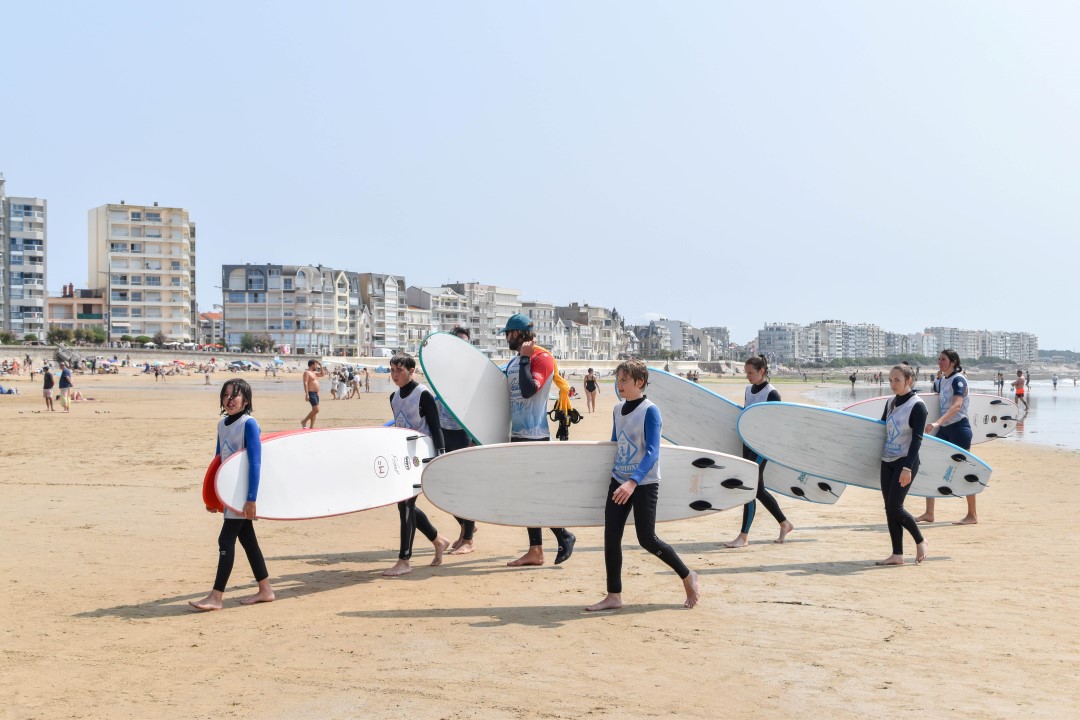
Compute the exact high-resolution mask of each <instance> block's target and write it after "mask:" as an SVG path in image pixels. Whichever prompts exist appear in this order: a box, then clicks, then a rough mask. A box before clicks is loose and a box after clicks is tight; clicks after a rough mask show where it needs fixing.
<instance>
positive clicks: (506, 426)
mask: <svg viewBox="0 0 1080 720" xmlns="http://www.w3.org/2000/svg"><path fill="white" fill-rule="evenodd" d="M420 368H421V369H422V370H423V372H424V377H425V378H426V380H427V383H428V385H430V386H431V389H432V391H434V393H435V394H436V395H438V396H439V399H440V400H442V403H443V405H445V406H446V409H447V410H448V411H449V412H450V414H451V415H453V416H454V417H455V418H456V419H457V421H458V422H459V423H460V424H461V427H463V428H465V432H467V433H468V434H469V436H470V437H472V439H473V440H475V441H476V442H477V443H479V444H480V445H490V444H492V443H504V442H508V441H509V440H510V386H509V385H508V384H507V382H506V375H505V374H503V371H502V370H501V369H500V368H499V366H498V365H496V364H495V363H493V362H492V361H491V360H489V359H488V358H487V357H485V356H484V355H483V354H482V353H481V352H480V351H479V350H477V349H476V348H475V347H473V346H472V345H471V344H469V343H467V342H465V341H464V340H462V339H461V338H459V337H457V336H456V335H451V334H450V333H443V332H439V333H432V334H431V335H428V336H427V337H426V338H424V341H423V342H422V343H420Z"/></svg>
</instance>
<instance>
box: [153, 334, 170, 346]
mask: <svg viewBox="0 0 1080 720" xmlns="http://www.w3.org/2000/svg"><path fill="white" fill-rule="evenodd" d="M167 340H168V338H166V337H165V333H163V332H158V333H154V344H155V345H157V346H158V347H161V346H162V345H164V344H165V343H166V341H167Z"/></svg>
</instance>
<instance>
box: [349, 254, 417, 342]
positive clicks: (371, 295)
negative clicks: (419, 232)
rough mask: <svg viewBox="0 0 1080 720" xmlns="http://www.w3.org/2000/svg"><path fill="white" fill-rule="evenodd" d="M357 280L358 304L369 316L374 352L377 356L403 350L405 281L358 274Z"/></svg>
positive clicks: (396, 278) (385, 275)
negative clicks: (364, 307) (381, 353)
mask: <svg viewBox="0 0 1080 720" xmlns="http://www.w3.org/2000/svg"><path fill="white" fill-rule="evenodd" d="M357 278H358V280H359V293H360V294H359V300H360V302H361V303H363V304H364V305H365V306H366V307H367V308H368V309H369V311H370V312H371V320H372V328H371V344H372V346H373V348H374V349H375V351H376V352H383V351H386V350H389V351H390V352H395V351H397V350H401V349H404V346H405V334H406V327H407V324H408V319H407V316H406V312H405V310H406V308H407V307H408V301H407V298H406V295H407V293H406V290H407V287H406V285H405V278H403V277H399V276H397V275H389V274H384V273H358V274H357ZM372 354H375V353H374V352H373V353H372Z"/></svg>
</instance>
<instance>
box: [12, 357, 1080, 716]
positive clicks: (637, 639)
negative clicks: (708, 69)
mask: <svg viewBox="0 0 1080 720" xmlns="http://www.w3.org/2000/svg"><path fill="white" fill-rule="evenodd" d="M225 375H227V374H221V373H219V374H217V375H216V376H215V378H214V380H215V382H214V385H212V386H209V387H207V386H204V385H203V378H202V377H201V376H190V377H179V378H170V379H169V381H168V382H166V383H155V382H154V380H153V378H152V377H150V376H134V375H133V374H131V373H130V372H124V373H122V374H120V375H115V376H97V377H84V376H79V377H77V378H76V383H77V386H78V387H79V389H80V390H81V391H82V392H83V393H84V394H85V395H87V396H90V397H93V398H94V400H92V401H89V400H88V401H84V402H81V403H76V404H75V405H74V407H73V411H72V412H71V413H70V414H63V413H61V412H55V413H47V412H43V410H44V402H43V400H42V399H41V393H40V390H39V387H40V385H39V382H40V380H38V381H35V382H34V383H33V385H31V383H30V381H29V379H28V378H27V377H26V376H23V377H22V378H21V379H14V381H13V384H14V385H15V387H18V388H19V389H20V391H21V392H22V393H23V394H21V395H19V396H4V397H0V431H2V433H3V437H4V438H6V442H5V443H4V446H3V449H2V450H0V462H2V467H3V474H2V483H3V497H4V507H5V513H4V515H3V516H2V518H0V528H2V537H3V547H2V550H0V567H2V573H0V574H2V577H3V583H4V590H5V592H4V602H3V610H2V612H0V615H2V617H3V623H2V627H3V635H2V638H3V640H2V651H3V672H2V676H0V677H2V679H0V708H3V711H2V713H0V714H2V716H3V717H6V718H20V719H22V718H41V719H43V720H44V719H48V720H52V719H54V718H173V717H176V718H179V717H184V718H220V717H272V718H354V717H364V718H403V717H407V718H411V719H413V720H423V719H427V718H447V719H458V718H484V719H485V720H487V719H499V718H582V717H587V718H590V719H592V720H606V719H609V718H610V719H612V720H614V719H616V718H618V719H619V720H625V719H627V718H720V717H737V718H776V717H780V718H787V717H804V718H817V717H833V718H866V717H875V718H876V717H888V718H925V717H959V716H964V717H969V718H1005V717H1025V718H1064V717H1074V716H1075V715H1076V714H1077V712H1078V711H1080V682H1078V678H1077V667H1080V630H1078V625H1080V573H1078V572H1077V560H1076V557H1077V555H1078V553H1080V542H1078V538H1080V532H1078V530H1077V528H1078V525H1077V521H1076V518H1077V514H1078V509H1080V501H1078V494H1077V492H1076V478H1077V477H1078V476H1080V453H1077V452H1071V451H1065V450H1060V449H1054V448H1048V447H1041V446H1036V445H1033V444H1028V443H1023V442H1017V441H1013V440H1002V441H996V442H994V443H990V444H988V445H981V446H977V447H976V448H975V451H976V452H977V453H978V454H979V455H980V457H982V458H983V459H984V460H986V461H987V462H989V463H990V465H992V466H993V468H994V475H993V479H992V481H991V486H990V488H989V489H988V490H987V491H986V492H985V493H984V494H983V495H982V496H981V497H980V498H979V516H980V521H981V522H980V524H979V525H977V526H971V527H956V526H953V525H951V524H949V522H950V521H952V520H956V519H959V518H960V517H961V516H962V515H963V502H962V501H945V500H942V501H939V502H938V522H937V523H935V524H933V525H931V526H929V527H928V528H926V529H925V532H926V536H927V539H928V541H929V546H930V555H929V559H928V560H927V561H926V562H925V563H923V564H922V565H920V566H915V565H914V564H913V563H912V564H909V565H907V566H904V567H898V568H880V567H874V564H873V562H874V560H877V559H880V558H882V557H884V556H886V555H887V554H888V551H889V542H888V534H887V532H886V528H885V520H884V514H883V511H882V508H881V504H882V503H881V498H880V496H879V495H878V494H877V493H874V492H870V491H866V490H862V489H860V488H851V489H849V490H848V492H847V493H846V494H845V495H844V496H843V498H842V499H841V501H840V503H839V504H838V505H836V506H819V505H811V504H809V503H804V502H796V501H794V500H790V499H787V498H780V502H781V505H782V507H783V508H784V510H785V512H786V513H787V515H788V517H789V519H790V520H791V521H792V522H793V523H794V525H795V531H794V532H793V533H792V534H791V535H790V536H789V538H788V542H786V543H785V544H783V545H777V544H774V543H773V542H772V540H773V539H774V538H775V536H776V534H777V528H776V524H775V522H774V521H773V520H772V518H771V517H770V516H769V515H768V513H766V512H764V511H763V510H760V511H759V512H758V515H757V520H756V522H755V524H754V528H753V531H752V534H751V544H750V546H749V547H747V548H743V549H739V550H729V549H724V548H723V547H722V546H721V543H722V542H723V541H726V540H730V539H732V538H734V537H735V535H736V534H737V532H738V525H739V521H740V517H741V514H740V512H739V511H738V510H735V511H729V512H726V513H721V514H718V515H712V516H708V517H706V518H701V519H696V520H690V521H683V522H677V523H668V524H664V525H661V526H660V527H659V534H660V536H661V537H662V538H664V539H665V540H667V541H668V542H669V543H671V544H672V545H673V546H674V547H675V548H676V549H677V550H678V551H679V553H680V554H681V555H682V557H683V559H684V560H685V561H686V562H687V564H688V565H689V566H690V567H692V568H693V569H696V570H697V571H698V572H699V573H700V575H701V582H702V591H703V597H702V601H701V603H700V605H699V606H698V607H697V608H695V609H693V610H686V609H684V608H683V607H682V601H683V594H682V589H681V583H680V581H679V580H678V578H677V577H676V576H675V575H674V574H672V573H671V572H670V571H669V570H668V568H667V567H666V566H665V565H663V564H662V563H661V562H659V561H658V560H656V559H655V558H652V557H649V556H648V555H646V554H645V553H644V551H642V550H641V549H640V548H638V547H637V546H636V544H635V542H634V538H633V533H632V532H630V533H628V535H627V537H626V539H625V545H626V555H625V566H624V576H623V577H624V585H625V592H624V598H625V600H626V602H627V603H628V606H627V607H626V608H624V609H622V610H620V611H614V612H603V613H596V614H593V613H585V612H583V608H584V606H585V605H587V604H590V603H592V602H595V601H597V600H599V599H600V598H601V597H602V596H603V594H604V566H603V541H602V528H585V529H579V530H577V535H578V545H577V550H576V552H575V554H574V556H573V558H572V559H571V560H570V561H569V562H567V563H566V564H564V565H560V566H558V567H556V566H554V565H552V564H550V563H551V561H552V560H553V558H554V546H553V543H552V539H551V535H550V533H547V532H545V542H546V543H548V544H547V547H546V549H547V552H548V563H549V564H548V565H546V566H544V567H542V568H535V569H511V568H507V567H506V566H505V563H506V561H508V560H511V559H513V558H515V557H517V556H518V555H519V554H520V553H521V552H522V551H523V550H524V549H525V546H526V533H525V530H524V529H522V528H504V527H495V526H490V525H483V526H481V527H480V531H479V533H478V534H477V538H476V542H477V551H476V552H475V553H473V554H471V555H467V556H461V557H448V558H447V560H446V562H445V563H444V565H442V566H441V567H438V568H432V567H428V566H427V563H428V562H430V559H431V555H432V551H431V547H430V544H428V543H427V542H426V541H425V540H424V539H423V537H422V536H418V538H417V547H418V548H419V550H418V552H417V554H416V556H415V557H414V565H415V567H416V570H415V571H414V572H413V573H412V574H410V575H407V576H405V577H402V578H396V579H387V578H383V577H382V576H381V575H380V573H381V571H382V570H384V569H385V568H387V567H389V566H390V565H391V564H393V562H394V559H395V558H396V546H397V532H398V530H397V511H396V509H395V508H392V507H391V508H383V509H378V510H372V511H369V512H366V513H360V514H354V515H348V516H344V517H338V518H333V519H327V520H316V521H306V522H293V523H284V522H269V521H260V522H259V523H258V525H257V530H258V533H259V538H260V543H261V545H262V548H263V551H264V553H265V555H266V558H267V564H268V566H269V569H270V573H271V580H272V582H273V585H274V588H275V590H276V592H277V601H276V602H273V603H270V604H262V605H258V606H253V607H244V606H241V605H239V603H238V598H239V597H241V596H242V595H243V594H246V593H249V592H251V590H250V589H251V588H252V587H253V586H254V583H253V581H252V578H251V575H250V571H249V569H248V567H247V562H246V560H245V559H244V558H243V554H242V552H240V551H239V550H238V557H237V563H236V567H235V569H234V571H233V575H232V580H231V584H230V588H229V590H228V591H227V593H226V607H225V609H224V610H223V611H221V612H214V613H199V612H195V611H193V610H192V609H191V608H190V607H189V606H188V604H187V601H188V600H191V599H196V598H199V597H202V596H203V595H205V594H206V592H207V590H208V589H209V587H210V585H211V583H212V580H213V575H214V570H215V567H216V555H217V549H216V538H217V533H218V531H219V529H220V524H221V519H220V516H219V515H211V514H208V513H206V512H205V511H204V510H203V508H202V504H201V499H200V486H201V481H202V477H203V473H204V471H205V468H206V465H207V463H208V462H209V461H210V459H211V455H212V451H213V448H214V430H215V422H216V419H217V407H218V406H217V394H218V390H219V387H220V382H221V381H223V380H224V379H225ZM248 377H249V379H250V380H251V382H252V385H253V387H254V392H255V398H254V405H255V413H254V414H255V417H256V418H257V419H258V420H259V422H260V425H261V426H262V428H263V429H264V431H272V430H281V429H291V428H294V427H298V425H299V421H300V418H301V417H302V416H303V415H304V414H305V413H306V412H307V406H306V405H305V404H304V402H303V400H302V392H301V386H300V378H299V375H297V374H290V375H282V376H279V377H278V379H277V380H264V379H263V376H262V373H252V374H250V375H248ZM8 381H11V379H10V378H5V385H7V384H8ZM383 387H384V381H382V380H379V381H377V382H374V383H373V388H372V389H373V392H372V393H371V394H369V395H363V396H362V397H361V398H360V399H359V400H349V401H333V400H330V399H329V392H328V387H327V386H324V392H323V397H324V403H323V406H322V407H323V411H322V413H321V415H320V416H319V424H320V426H325V427H331V426H348V425H371V424H381V423H382V422H383V421H385V420H386V419H387V417H388V416H389V410H388V408H389V405H388V401H387V399H388V393H389V386H388V385H385V388H386V390H385V392H384V391H383ZM716 387H717V388H718V389H719V391H720V392H723V393H724V394H726V395H728V396H729V397H731V398H733V399H739V398H741V393H742V387H743V383H741V382H736V381H731V382H730V384H721V385H717V386H716ZM779 390H780V392H781V393H782V394H784V399H785V400H799V399H800V395H799V393H800V392H802V391H803V390H802V388H800V387H799V385H798V384H792V385H780V386H779ZM612 403H613V392H612V387H611V384H610V382H608V383H605V384H603V385H602V386H601V394H600V402H599V407H598V412H597V413H596V414H592V415H586V417H585V420H584V421H583V422H582V423H581V424H579V425H576V426H574V428H573V430H572V438H573V439H575V440H586V439H607V437H608V436H609V434H610V427H611V415H610V408H611V406H612ZM584 406H585V402H584V399H582V400H580V402H579V404H578V405H577V407H578V409H579V410H584ZM57 408H58V410H59V404H58V403H57ZM661 410H665V409H664V408H661ZM601 481H605V482H606V479H602V480H601ZM420 503H421V505H422V506H423V507H424V508H425V510H427V511H428V513H429V515H430V516H431V518H432V519H433V521H434V522H435V524H436V525H437V526H438V527H439V529H440V531H441V532H442V533H443V534H444V535H450V536H451V537H453V536H456V534H457V525H456V523H455V522H454V520H453V518H451V517H450V516H448V515H447V514H445V513H443V512H441V511H439V510H436V509H434V508H432V507H431V505H430V504H428V503H427V502H426V500H424V499H423V498H421V500H420ZM921 506H922V500H921V499H920V498H912V499H910V500H909V501H908V508H909V509H911V510H921ZM916 514H918V513H917V512H916ZM905 549H906V550H907V552H908V557H909V561H910V559H911V558H912V557H913V553H914V546H913V544H912V543H911V542H910V539H909V538H907V539H906V545H905Z"/></svg>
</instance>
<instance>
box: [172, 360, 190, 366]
mask: <svg viewBox="0 0 1080 720" xmlns="http://www.w3.org/2000/svg"><path fill="white" fill-rule="evenodd" d="M173 365H187V363H186V362H184V361H183V360H173Z"/></svg>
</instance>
